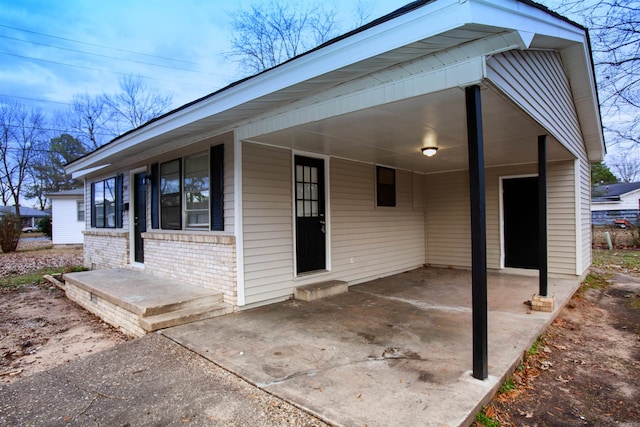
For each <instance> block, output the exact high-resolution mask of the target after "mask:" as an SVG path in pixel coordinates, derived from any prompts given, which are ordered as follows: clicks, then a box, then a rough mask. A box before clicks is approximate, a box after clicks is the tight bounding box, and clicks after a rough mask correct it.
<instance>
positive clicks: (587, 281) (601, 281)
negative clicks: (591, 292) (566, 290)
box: [580, 272, 611, 291]
mask: <svg viewBox="0 0 640 427" xmlns="http://www.w3.org/2000/svg"><path fill="white" fill-rule="evenodd" d="M610 284H611V283H610V282H609V280H607V278H606V277H605V276H603V275H602V274H598V273H593V272H592V273H589V274H587V277H585V278H584V281H583V282H582V285H581V286H580V291H585V290H587V289H600V290H601V289H604V288H606V287H607V286H609V285H610Z"/></svg>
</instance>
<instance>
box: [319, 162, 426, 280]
mask: <svg viewBox="0 0 640 427" xmlns="http://www.w3.org/2000/svg"><path fill="white" fill-rule="evenodd" d="M330 170H331V177H330V188H331V192H330V194H331V217H330V221H331V242H332V246H333V248H332V260H331V264H332V266H333V271H332V273H333V274H332V276H333V277H334V278H335V279H339V280H345V281H348V282H350V283H356V282H361V281H364V280H368V279H372V278H376V277H383V276H387V275H389V274H391V273H393V272H399V271H404V270H409V269H412V268H415V267H419V266H421V265H423V264H424V260H425V242H424V210H423V209H414V208H413V180H414V179H413V174H412V173H410V172H406V171H402V170H396V206H395V207H376V196H375V187H376V180H375V179H376V168H375V166H374V165H371V164H365V163H356V162H350V161H347V160H341V159H331V167H330Z"/></svg>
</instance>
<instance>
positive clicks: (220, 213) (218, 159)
mask: <svg viewBox="0 0 640 427" xmlns="http://www.w3.org/2000/svg"><path fill="white" fill-rule="evenodd" d="M209 161H210V162H211V168H210V173H211V179H210V187H211V209H210V211H211V229H212V230H215V231H224V144H220V145H216V146H215V147H211V155H210V156H209Z"/></svg>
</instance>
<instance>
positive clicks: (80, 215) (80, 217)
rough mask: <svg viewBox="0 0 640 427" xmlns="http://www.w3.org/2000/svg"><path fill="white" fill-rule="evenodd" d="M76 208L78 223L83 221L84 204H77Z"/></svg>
mask: <svg viewBox="0 0 640 427" xmlns="http://www.w3.org/2000/svg"><path fill="white" fill-rule="evenodd" d="M76 208H77V211H78V221H84V202H78V205H77V206H76Z"/></svg>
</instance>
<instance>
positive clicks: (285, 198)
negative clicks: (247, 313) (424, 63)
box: [242, 143, 294, 304]
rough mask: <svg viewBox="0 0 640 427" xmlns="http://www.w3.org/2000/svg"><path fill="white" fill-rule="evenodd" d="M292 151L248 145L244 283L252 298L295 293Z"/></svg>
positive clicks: (244, 181) (244, 155) (244, 151)
mask: <svg viewBox="0 0 640 427" xmlns="http://www.w3.org/2000/svg"><path fill="white" fill-rule="evenodd" d="M292 165H293V163H292V159H291V151H289V150H285V149H278V148H271V147H267V146H262V145H256V144H250V143H244V144H243V147H242V169H243V176H242V186H243V188H242V192H243V203H242V204H243V212H242V214H243V223H244V224H243V231H244V233H243V239H244V283H245V301H246V303H247V304H251V303H256V302H261V301H266V300H269V299H274V298H283V297H285V296H287V295H290V294H293V275H294V273H293V257H294V251H293V202H292V200H291V197H292V185H293V183H292V175H291V169H292V167H293V166H292Z"/></svg>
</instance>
